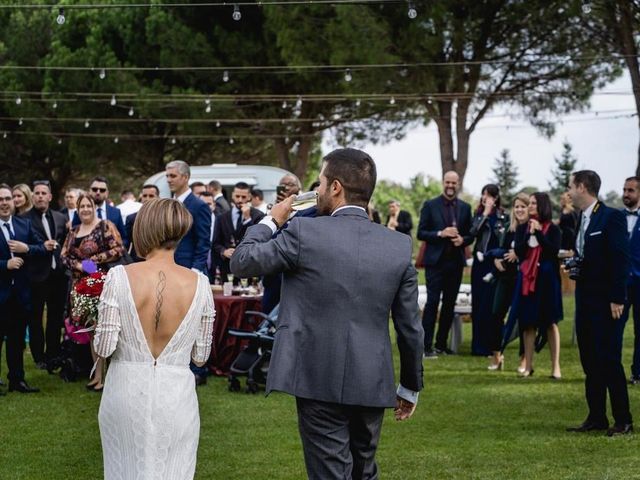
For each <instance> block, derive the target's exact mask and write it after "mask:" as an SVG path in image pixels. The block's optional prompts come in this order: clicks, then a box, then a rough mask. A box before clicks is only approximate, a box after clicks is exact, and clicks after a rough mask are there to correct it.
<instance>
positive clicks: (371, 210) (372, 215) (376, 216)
mask: <svg viewBox="0 0 640 480" xmlns="http://www.w3.org/2000/svg"><path fill="white" fill-rule="evenodd" d="M316 191H317V190H316ZM367 216H368V217H369V220H371V221H372V222H373V223H377V224H378V225H380V224H382V219H381V218H380V212H379V211H378V210H377V209H376V206H375V205H374V204H373V202H369V203H368V204H367Z"/></svg>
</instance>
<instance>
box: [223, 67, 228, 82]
mask: <svg viewBox="0 0 640 480" xmlns="http://www.w3.org/2000/svg"><path fill="white" fill-rule="evenodd" d="M222 81H223V82H228V81H229V72H228V71H227V70H225V71H224V72H222Z"/></svg>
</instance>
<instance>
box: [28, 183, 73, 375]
mask: <svg viewBox="0 0 640 480" xmlns="http://www.w3.org/2000/svg"><path fill="white" fill-rule="evenodd" d="M52 198H53V197H52V195H51V185H50V184H49V182H48V181H47V180H39V181H36V182H33V205H34V208H32V209H31V210H30V211H29V212H28V213H27V214H26V217H27V218H29V220H30V221H31V226H32V227H33V229H34V230H35V231H36V233H37V234H38V235H39V236H40V237H41V238H43V239H44V247H45V249H46V251H47V252H46V255H43V256H40V257H34V258H33V260H32V261H31V262H29V277H30V280H31V292H32V297H33V311H32V315H31V317H30V319H29V349H30V350H31V355H32V356H33V360H34V362H35V363H36V365H37V367H38V368H40V369H43V370H44V369H46V370H48V371H49V372H51V371H52V370H53V368H55V367H56V366H57V363H59V362H58V360H59V355H60V340H61V336H62V328H63V319H64V306H65V299H66V297H67V288H68V285H69V279H68V277H67V272H66V270H65V268H64V265H63V264H62V260H61V259H60V248H61V247H62V245H63V244H64V240H65V237H66V235H67V226H66V224H67V217H66V216H65V215H63V214H62V213H60V212H56V211H55V210H51V208H50V207H51V200H52ZM45 305H46V306H47V309H46V311H47V321H46V325H47V327H46V334H45V330H44V328H43V326H42V316H43V313H44V308H45Z"/></svg>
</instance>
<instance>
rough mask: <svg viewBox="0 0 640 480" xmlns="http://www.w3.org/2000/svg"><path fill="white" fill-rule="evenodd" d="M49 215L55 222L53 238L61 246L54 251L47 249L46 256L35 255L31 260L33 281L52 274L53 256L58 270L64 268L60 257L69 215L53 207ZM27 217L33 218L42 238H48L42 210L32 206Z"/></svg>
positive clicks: (41, 279) (32, 221)
mask: <svg viewBox="0 0 640 480" xmlns="http://www.w3.org/2000/svg"><path fill="white" fill-rule="evenodd" d="M47 215H50V216H51V220H52V222H53V230H51V236H52V238H53V240H56V241H57V242H58V244H59V247H58V248H56V249H55V250H53V251H52V252H49V251H46V254H45V255H44V256H37V257H33V258H32V259H31V260H30V262H29V275H30V276H31V281H32V282H43V281H44V280H46V279H47V278H48V277H49V275H50V274H51V257H54V258H55V260H56V271H57V272H60V271H62V270H64V266H63V265H62V260H61V259H60V252H61V251H62V246H63V245H64V239H65V238H66V236H67V218H68V217H67V216H65V215H64V214H62V213H60V212H56V211H55V210H51V209H49V211H48V212H47ZM26 217H27V218H28V219H29V220H31V226H32V227H33V229H34V230H35V231H36V233H37V234H38V235H39V236H40V238H42V239H43V241H44V240H46V239H47V233H46V232H45V229H44V225H43V224H42V212H40V211H38V210H37V209H36V208H32V209H31V210H29V212H28V213H27V215H26ZM49 228H51V222H50V224H49ZM45 250H46V249H45Z"/></svg>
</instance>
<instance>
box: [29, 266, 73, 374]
mask: <svg viewBox="0 0 640 480" xmlns="http://www.w3.org/2000/svg"><path fill="white" fill-rule="evenodd" d="M68 286H69V278H68V277H67V276H66V275H65V274H64V272H63V271H57V272H51V274H50V275H49V276H48V277H47V278H46V279H45V280H44V281H42V282H34V283H32V284H31V297H32V305H33V315H31V317H30V318H29V347H30V349H31V355H32V356H33V361H34V362H36V363H39V362H43V361H49V360H52V359H53V358H55V357H57V356H58V355H59V354H60V339H61V337H62V327H63V323H64V318H63V317H64V306H65V300H66V298H67V292H68ZM45 304H46V305H47V328H46V333H45V330H44V329H43V327H42V315H43V313H44V306H45ZM45 345H46V353H45Z"/></svg>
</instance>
